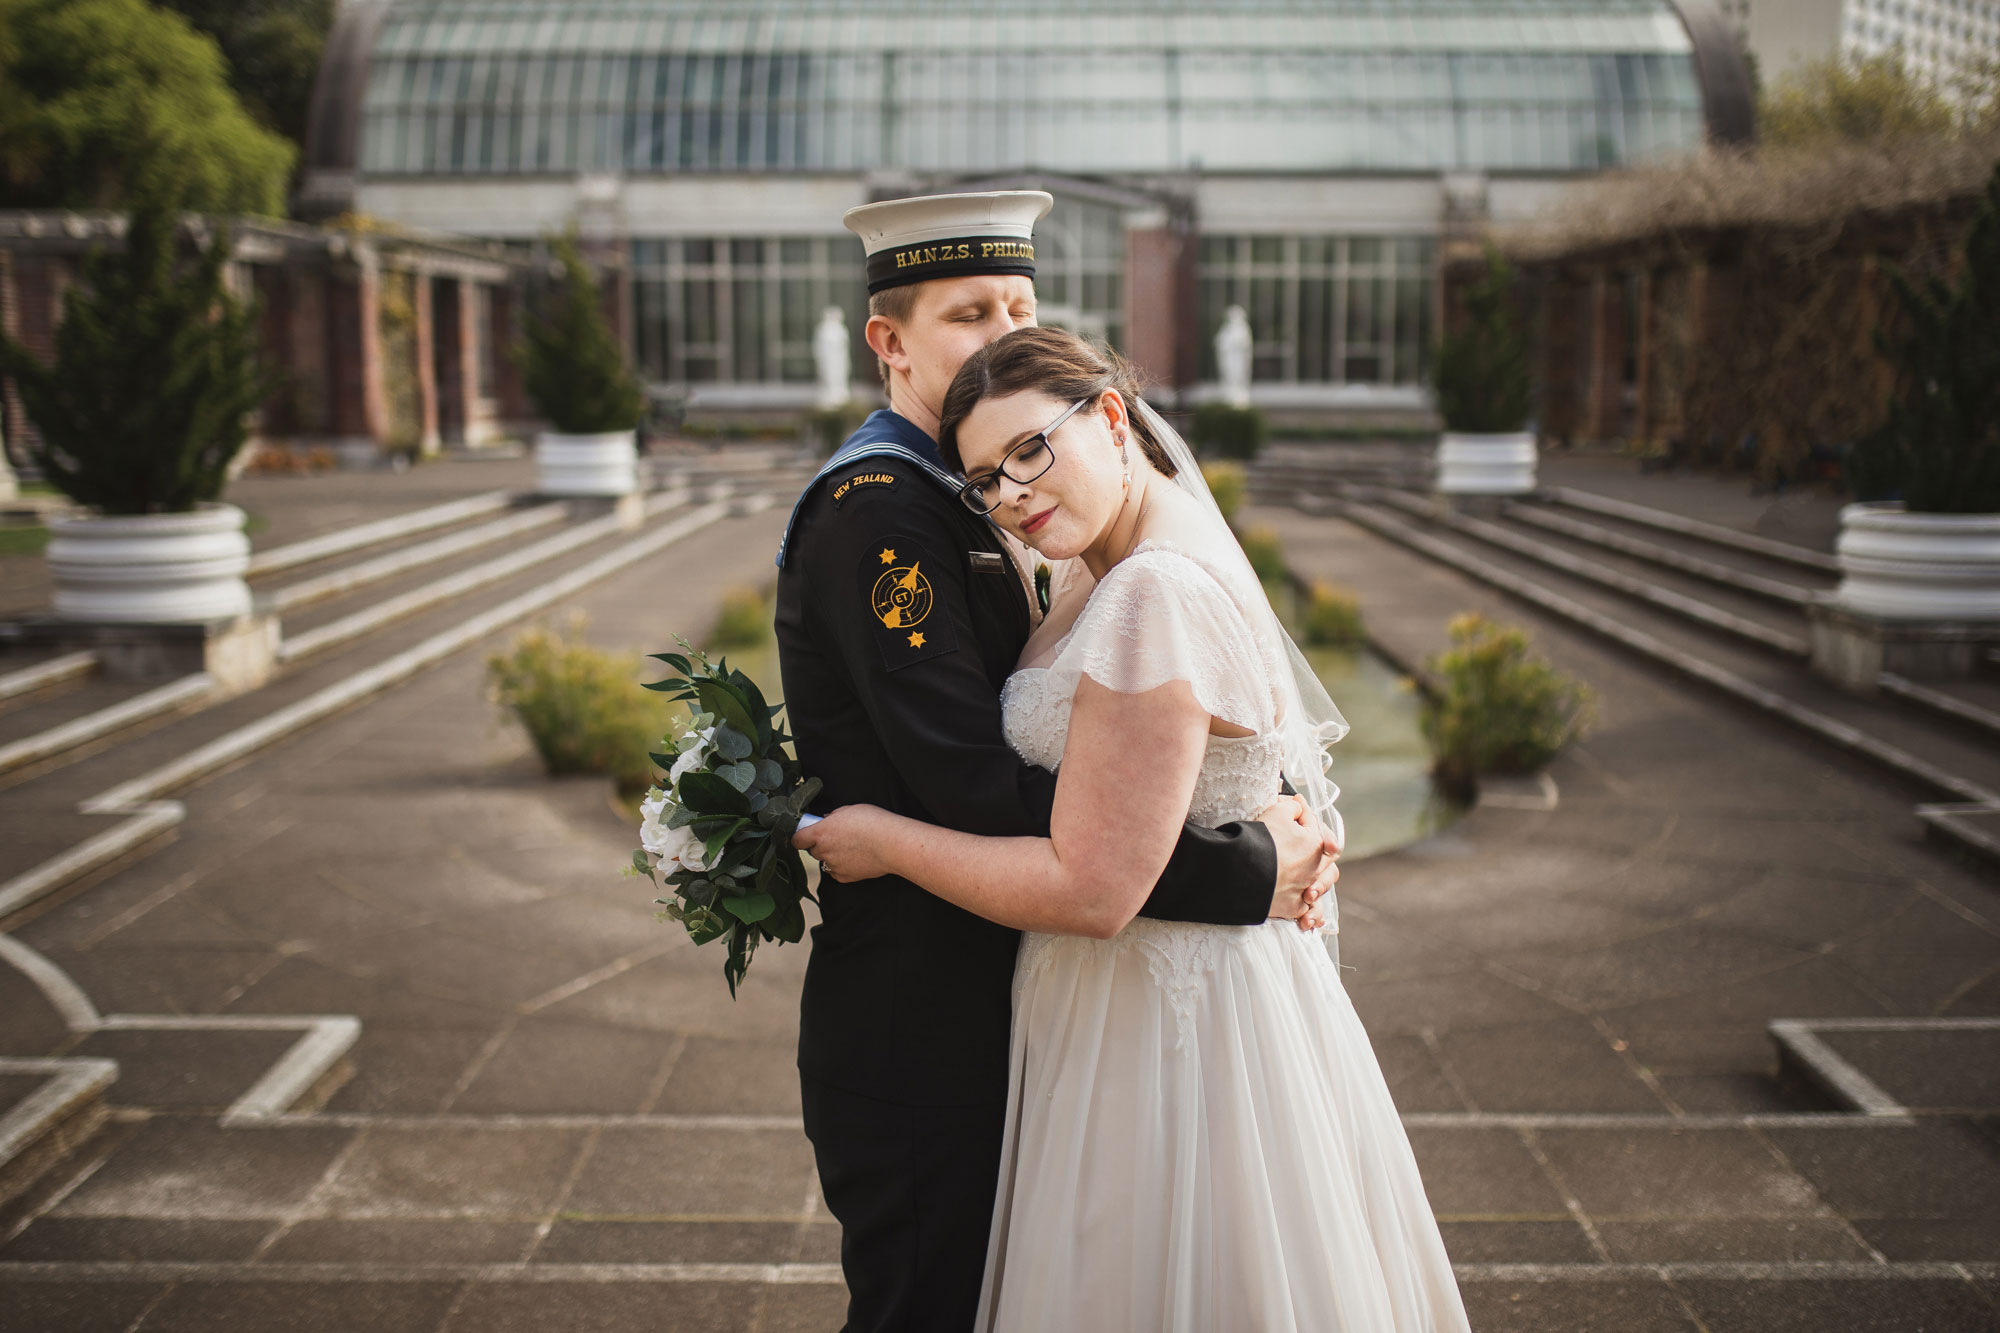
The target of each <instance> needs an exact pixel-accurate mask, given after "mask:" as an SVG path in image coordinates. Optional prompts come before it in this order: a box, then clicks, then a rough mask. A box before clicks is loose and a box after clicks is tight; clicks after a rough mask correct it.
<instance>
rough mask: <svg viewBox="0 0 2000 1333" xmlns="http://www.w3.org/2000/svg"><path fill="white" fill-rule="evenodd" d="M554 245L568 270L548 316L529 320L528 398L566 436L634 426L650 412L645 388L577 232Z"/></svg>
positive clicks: (526, 351) (525, 362) (525, 357)
mask: <svg viewBox="0 0 2000 1333" xmlns="http://www.w3.org/2000/svg"><path fill="white" fill-rule="evenodd" d="M553 248H554V252H555V256H556V260H557V262H559V263H560V264H561V265H562V272H563V276H562V281H561V283H560V284H559V285H558V286H557V288H556V290H555V292H554V293H553V294H552V297H551V299H550V301H549V302H548V307H547V309H545V310H544V311H542V312H541V314H542V317H541V318H539V319H534V320H530V321H529V323H528V328H527V340H526V343H525V345H524V347H523V349H522V354H521V355H522V367H523V378H524V380H525V382H526V387H527V390H528V396H529V397H530V398H532V399H533V400H534V402H535V407H536V409H537V410H539V411H540V412H541V414H542V416H543V417H544V418H546V419H547V420H548V423H549V425H551V426H553V427H554V428H555V429H556V430H557V431H559V432H562V433H563V434H567V435H595V434H600V433H603V432H607V431H614V430H631V429H633V428H634V427H636V426H637V425H638V424H639V418H640V417H642V416H644V415H645V411H646V394H645V391H644V390H643V389H642V388H640V386H639V381H638V379H637V378H635V377H634V376H633V374H632V372H631V371H630V370H629V369H627V367H626V365H625V353H624V351H623V349H622V348H620V347H619V345H618V339H617V337H616V336H615V335H614V334H613V333H612V332H611V325H610V324H609V323H608V322H607V321H606V320H605V318H604V309H603V307H602V306H601V305H600V304H599V302H598V292H597V283H596V281H595V280H594V279H593V278H592V277H591V276H590V269H589V268H588V267H587V266H586V265H585V264H584V262H583V256H582V255H581V254H580V253H578V251H577V246H576V237H575V236H574V235H569V236H563V237H560V238H558V239H557V240H556V241H555V242H554V245H553Z"/></svg>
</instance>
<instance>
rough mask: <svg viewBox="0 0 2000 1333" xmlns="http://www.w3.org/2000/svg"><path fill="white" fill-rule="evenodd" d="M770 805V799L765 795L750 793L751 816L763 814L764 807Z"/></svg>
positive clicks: (759, 792) (756, 792)
mask: <svg viewBox="0 0 2000 1333" xmlns="http://www.w3.org/2000/svg"><path fill="white" fill-rule="evenodd" d="M770 803H771V798H770V797H769V796H767V795H765V794H764V793H763V792H761V791H753V792H751V793H750V813H751V814H753V815H755V814H761V813H763V810H764V807H765V806H767V805H769V804H770Z"/></svg>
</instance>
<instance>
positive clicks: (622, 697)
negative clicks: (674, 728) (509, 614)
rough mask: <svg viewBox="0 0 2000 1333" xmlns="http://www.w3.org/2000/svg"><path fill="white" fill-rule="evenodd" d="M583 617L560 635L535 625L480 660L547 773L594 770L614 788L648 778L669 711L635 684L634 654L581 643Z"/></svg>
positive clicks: (634, 786) (495, 694)
mask: <svg viewBox="0 0 2000 1333" xmlns="http://www.w3.org/2000/svg"><path fill="white" fill-rule="evenodd" d="M583 623H584V622H583V619H582V617H580V616H578V617H573V618H572V619H571V621H570V623H569V625H568V626H567V627H566V629H565V630H563V631H554V630H550V629H549V628H548V627H546V626H540V625H538V626H535V627H534V628H532V629H529V630H526V631H524V632H522V633H521V634H520V635H519V636H517V637H516V638H515V639H514V641H513V642H512V643H511V644H509V645H508V646H507V648H506V649H505V650H504V651H502V652H496V653H494V654H492V655H491V656H489V657H488V658H487V659H486V681H487V686H488V692H489V694H490V695H491V697H492V699H493V700H494V702H495V703H498V704H499V705H500V706H501V707H503V708H505V709H507V710H508V711H509V712H511V713H512V714H513V715H514V717H515V718H516V719H517V720H518V721H519V722H520V724H521V726H522V728H523V729H524V730H526V731H527V733H528V739H529V740H530V741H532V742H533V743H534V746H535V753H536V754H538V755H540V756H541V759H542V767H543V768H545V769H547V770H548V772H549V773H550V774H564V773H601V774H605V775H607V776H609V777H611V778H613V779H615V780H616V782H617V783H618V786H619V788H620V790H622V791H626V792H637V791H641V790H644V788H645V787H646V785H647V784H648V783H650V782H651V781H652V780H653V766H652V762H651V760H649V759H648V758H647V757H646V756H647V752H648V750H649V749H650V748H651V746H650V742H651V740H652V738H653V737H656V736H658V735H660V734H661V733H662V732H664V731H665V730H666V729H667V727H668V726H669V725H671V723H672V720H673V716H674V713H675V711H676V710H675V709H674V708H672V707H671V706H670V705H669V704H668V703H666V702H665V701H664V700H662V699H660V698H659V697H658V696H657V695H652V694H647V693H646V692H645V691H644V690H642V689H641V688H640V686H639V660H638V658H637V656H636V655H632V654H619V653H611V652H606V651H604V650H603V649H601V648H593V647H591V646H590V644H588V643H586V642H585V641H584V639H583Z"/></svg>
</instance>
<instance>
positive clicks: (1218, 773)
mask: <svg viewBox="0 0 2000 1333" xmlns="http://www.w3.org/2000/svg"><path fill="white" fill-rule="evenodd" d="M1272 668H1273V664H1272V663H1271V662H1269V661H1267V660H1266V654H1264V653H1262V652H1260V651H1259V649H1258V647H1257V646H1256V643H1255V636H1253V635H1252V634H1251V633H1250V631H1249V628H1248V626H1247V624H1246V623H1245V621H1244V619H1243V616H1242V614H1241V612H1240V611H1238V610H1237V606H1236V602H1235V600H1234V598H1233V597H1232V596H1231V595H1230V593H1229V592H1228V591H1227V590H1226V589H1225V588H1224V587H1223V585H1222V584H1221V583H1220V582H1219V581H1218V580H1217V578H1216V576H1215V575H1214V574H1212V573H1211V572H1210V571H1209V570H1208V568H1207V567H1206V566H1204V565H1203V564H1201V563H1200V562H1199V561H1198V560H1197V559H1196V558H1195V557H1193V556H1192V555H1189V554H1187V553H1185V552H1182V551H1179V550H1176V549H1174V548H1172V547H1169V546H1166V545H1164V544H1162V543H1159V542H1155V541H1147V542H1142V543H1141V544H1140V545H1139V547H1138V549H1137V550H1135V551H1134V552H1133V553H1132V554H1131V555H1129V556H1127V557H1126V558H1125V559H1124V560H1123V561H1121V562H1119V564H1118V565H1117V566H1116V567H1115V568H1114V569H1112V570H1111V571H1110V573H1108V574H1107V575H1106V576H1105V578H1104V581H1103V582H1102V583H1100V584H1098V586H1097V587H1096V588H1095V589H1094V590H1093V591H1092V593H1091V595H1090V601H1089V602H1088V603H1087V604H1086V605H1085V607H1084V609H1083V612H1082V614H1080V615H1079V616H1078V617H1077V621H1076V624H1075V625H1074V626H1072V627H1071V629H1070V631H1069V633H1068V634H1067V635H1065V636H1064V637H1063V639H1062V640H1061V641H1060V642H1059V643H1058V644H1057V646H1056V650H1055V654H1054V656H1053V658H1052V659H1051V660H1050V662H1049V664H1048V665H1047V666H1044V667H1030V668H1025V669H1023V670H1020V671H1017V672H1015V673H1014V674H1013V675H1012V676H1010V677H1008V679H1007V684H1006V687H1005V688H1004V689H1003V690H1002V692H1001V696H1000V706H1001V716H1002V720H1003V723H1004V726H1005V728H1006V733H1007V740H1008V743H1009V744H1011V745H1012V746H1013V747H1014V750H1015V752H1016V753H1018V754H1019V755H1020V756H1021V757H1022V758H1024V759H1026V760H1027V761H1028V762H1029V763H1031V764H1036V765H1039V766H1041V767H1043V768H1046V769H1049V770H1051V771H1054V770H1056V769H1058V768H1060V767H1061V764H1062V756H1063V747H1064V745H1065V744H1066V743H1067V741H1068V739H1069V715H1070V706H1071V704H1072V703H1073V702H1074V700H1075V696H1076V687H1077V683H1078V681H1079V680H1081V679H1082V677H1084V676H1089V677H1090V678H1091V679H1092V680H1095V681H1097V682H1098V683H1099V684H1101V685H1105V686H1107V687H1109V688H1111V689H1114V690H1119V691H1122V692H1126V693H1140V692H1143V691H1145V690H1149V689H1156V688H1158V687H1159V686H1161V685H1164V684H1167V683H1168V682H1170V681H1175V680H1182V681H1186V682H1188V684H1189V685H1190V686H1192V687H1193V689H1194V693H1195V697H1196V698H1197V699H1198V700H1199V701H1200V702H1201V704H1202V706H1203V707H1204V708H1206V709H1207V710H1208V711H1209V713H1210V714H1211V715H1212V716H1215V717H1218V718H1221V719H1223V720H1224V721H1226V722H1230V723H1233V724H1235V725H1236V726H1239V727H1244V728H1247V729H1249V730H1250V731H1252V732H1254V733H1255V734H1254V735H1250V736H1239V737H1231V736H1214V735H1211V736H1210V737H1209V738H1208V749H1207V751H1206V753H1205V754H1204V756H1203V758H1202V765H1201V773H1200V775H1199V777H1198V778H1197V779H1196V781H1195V789H1194V798H1193V803H1192V806H1191V808H1190V810H1189V812H1188V818H1189V819H1191V820H1193V821H1194V822H1195V823H1198V824H1203V825H1206V826H1208V827H1211V828H1213V827H1215V826H1217V825H1220V824H1226V823H1228V822H1229V821H1231V820H1235V819H1247V818H1249V817H1251V816H1253V815H1255V814H1256V813H1257V812H1258V811H1260V810H1262V809H1263V808H1264V807H1265V806H1266V805H1269V804H1270V802H1271V798H1272V796H1273V795H1274V794H1275V793H1276V791H1277V790H1278V778H1279V772H1280V769H1281V768H1282V766H1283V755H1282V745H1281V742H1280V741H1279V739H1278V737H1277V734H1276V732H1275V729H1274V727H1273V722H1274V719H1275V716H1276V701H1275V697H1274V695H1273V692H1272Z"/></svg>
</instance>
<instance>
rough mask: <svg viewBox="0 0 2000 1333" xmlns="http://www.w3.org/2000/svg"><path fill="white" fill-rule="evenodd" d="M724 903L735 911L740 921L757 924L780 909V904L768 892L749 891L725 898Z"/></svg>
mask: <svg viewBox="0 0 2000 1333" xmlns="http://www.w3.org/2000/svg"><path fill="white" fill-rule="evenodd" d="M722 905H723V906H724V907H726V908H728V909H729V910H730V911H731V912H733V913H734V914H735V916H736V919H737V920H738V921H741V922H743V923H744V924H746V925H753V926H754V925H755V924H757V923H758V922H759V921H762V920H763V919H764V918H765V917H767V916H769V915H771V913H773V912H775V911H777V910H778V904H777V903H775V902H773V901H772V900H771V896H770V895H769V894H767V893H749V894H744V895H743V896H742V897H739V898H725V899H723V900H722Z"/></svg>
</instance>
